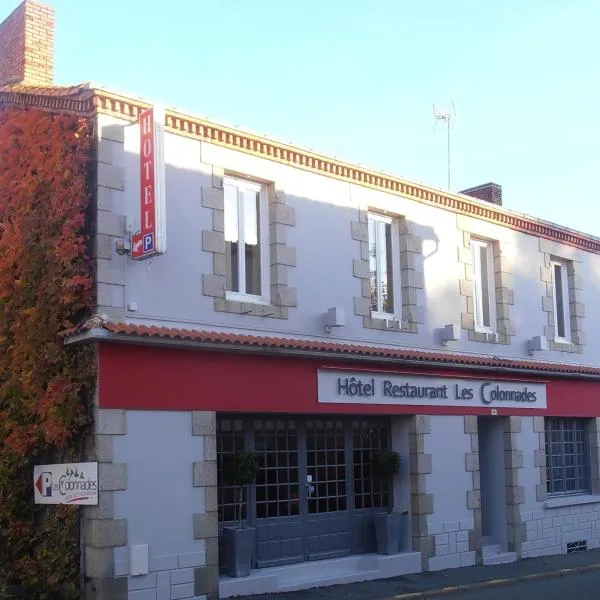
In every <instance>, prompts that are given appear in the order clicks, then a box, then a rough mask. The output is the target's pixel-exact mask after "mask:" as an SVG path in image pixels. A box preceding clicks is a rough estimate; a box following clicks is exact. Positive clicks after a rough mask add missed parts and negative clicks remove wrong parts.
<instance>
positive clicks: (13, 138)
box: [0, 107, 95, 599]
mask: <svg viewBox="0 0 600 600" xmlns="http://www.w3.org/2000/svg"><path fill="white" fill-rule="evenodd" d="M92 146H93V137H92V122H91V120H89V119H87V118H82V117H78V116H73V115H59V114H51V113H48V112H44V111H39V110H21V109H17V108H8V107H6V108H3V109H2V108H0V597H1V595H2V586H4V587H5V589H6V586H7V585H13V584H19V585H21V586H23V588H24V589H25V591H26V594H27V597H29V598H40V599H43V598H47V599H53V598H61V599H63V598H65V599H69V598H74V597H76V596H77V595H78V583H79V512H78V511H79V510H80V509H79V508H78V507H73V506H64V507H61V506H49V507H43V506H39V505H35V504H34V502H33V498H34V496H33V465H34V464H45V463H52V462H70V461H77V460H81V458H82V447H83V443H84V437H85V434H86V430H87V426H88V422H89V418H90V415H89V400H88V399H89V397H90V395H91V392H92V386H93V382H94V367H95V359H94V354H93V350H92V349H91V348H89V347H65V346H64V345H63V343H62V340H61V339H60V337H59V335H58V334H59V333H60V332H61V331H64V330H65V329H68V328H70V327H73V326H74V325H75V324H76V323H77V322H78V321H79V320H80V319H81V318H82V317H83V316H85V315H86V314H88V313H89V312H90V309H91V307H92V305H93V302H94V297H93V289H94V288H93V285H92V282H93V277H92V265H91V262H90V260H89V259H88V256H89V254H90V253H89V252H88V243H89V236H88V234H87V233H88V232H87V227H88V224H89V223H90V222H92V221H91V219H90V216H91V213H90V210H91V208H92V206H91V202H90V191H91V186H90V173H91V165H92V162H91V150H92Z"/></svg>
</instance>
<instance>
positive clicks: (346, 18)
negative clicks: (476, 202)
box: [0, 0, 600, 236]
mask: <svg viewBox="0 0 600 600" xmlns="http://www.w3.org/2000/svg"><path fill="white" fill-rule="evenodd" d="M46 2H47V3H49V4H52V5H54V7H55V8H56V21H57V31H56V52H57V57H56V80H57V83H64V84H67V83H78V82H81V81H93V82H94V83H97V84H100V85H104V86H106V87H109V88H112V89H115V90H119V91H123V92H126V93H130V94H133V95H136V96H142V97H145V98H149V99H154V100H157V101H160V102H164V103H165V104H166V105H168V106H175V107H179V108H181V109H185V110H187V111H189V112H192V113H196V114H200V115H204V116H208V117H212V118H213V119H215V120H218V121H220V122H225V123H228V124H231V125H237V126H240V127H242V128H247V129H249V130H250V131H253V132H256V133H264V134H266V135H269V136H270V137H274V138H276V139H280V140H282V141H286V142H292V143H295V144H298V145H300V146H302V147H308V148H313V149H314V150H316V151H319V152H323V153H325V154H328V155H333V156H338V157H339V158H342V159H346V160H350V161H352V162H357V163H360V164H363V165H366V166H370V167H373V168H377V169H380V170H383V171H387V172H391V173H394V174H396V175H400V176H403V177H406V178H408V179H411V180H415V181H421V182H424V183H426V184H428V185H432V186H434V187H442V188H443V187H446V138H445V133H444V130H443V128H441V127H438V128H437V130H436V131H435V132H434V127H433V125H434V118H433V113H432V104H433V103H437V104H439V105H443V104H444V103H446V104H447V103H449V101H450V100H451V99H453V100H454V102H455V103H456V108H457V115H458V118H457V120H456V126H455V128H454V131H453V132H452V136H453V151H452V154H453V156H452V163H453V169H452V188H453V189H454V190H459V189H463V188H466V187H470V186H473V185H477V184H480V183H485V182H487V181H490V180H491V181H496V182H497V183H500V184H501V185H502V186H503V191H504V205H505V206H507V207H508V208H511V209H514V210H518V211H521V212H525V213H528V214H532V215H534V216H537V217H539V218H542V219H547V220H550V221H554V222H557V223H560V224H562V225H565V226H568V227H572V228H575V229H580V230H583V231H585V232H588V233H592V234H596V235H599V236H600V223H598V222H597V221H596V220H595V219H593V218H591V217H592V215H594V216H595V215H597V214H598V212H599V211H598V203H599V200H600V193H599V191H598V189H599V188H598V185H596V179H597V177H598V173H599V171H600V169H599V167H600V164H599V163H600V161H599V152H598V149H597V146H598V139H599V138H600V94H599V91H600V90H599V88H600V78H599V77H598V74H599V70H600V69H599V67H598V59H599V57H600V36H599V35H598V32H597V29H598V27H597V24H598V22H600V2H598V0H301V1H300V0H298V1H292V0H197V1H193V0H170V1H169V2H161V3H156V4H154V3H152V2H148V1H147V0H145V1H142V0H127V1H126V2H125V1H124V0H103V1H102V2H101V3H96V2H74V1H73V0H46ZM14 5H16V0H15V1H14V2H13V1H12V0H0V6H2V7H6V8H5V9H4V10H3V11H2V13H3V14H8V12H10V10H11V9H12V8H13V7H14ZM159 6H160V9H159V8H158V7H159Z"/></svg>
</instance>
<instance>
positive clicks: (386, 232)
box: [369, 214, 402, 319]
mask: <svg viewBox="0 0 600 600" xmlns="http://www.w3.org/2000/svg"><path fill="white" fill-rule="evenodd" d="M396 238H397V234H396V227H395V226H394V222H393V220H392V219H391V218H390V217H384V216H382V215H375V214H369V273H370V280H371V312H372V313H374V316H376V317H381V318H384V319H389V318H390V317H393V316H394V315H396V314H397V312H398V308H400V307H401V306H402V302H401V301H400V285H399V282H400V274H399V270H398V269H399V264H398V262H399V261H398V260H394V257H395V256H397V255H398V253H397V251H396V249H397V244H396Z"/></svg>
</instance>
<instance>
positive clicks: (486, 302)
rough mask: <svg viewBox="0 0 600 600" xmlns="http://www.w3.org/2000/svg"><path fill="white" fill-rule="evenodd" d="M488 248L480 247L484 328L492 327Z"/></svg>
mask: <svg viewBox="0 0 600 600" xmlns="http://www.w3.org/2000/svg"><path fill="white" fill-rule="evenodd" d="M488 252H489V248H488V246H483V245H482V246H480V247H479V269H480V270H479V272H480V275H481V322H482V325H483V326H484V327H491V326H492V323H491V317H490V291H491V290H490V273H489V269H488Z"/></svg>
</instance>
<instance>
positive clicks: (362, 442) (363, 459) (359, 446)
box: [352, 419, 391, 508]
mask: <svg viewBox="0 0 600 600" xmlns="http://www.w3.org/2000/svg"><path fill="white" fill-rule="evenodd" d="M388 434H389V426H388V424H387V422H385V421H381V420H373V419H356V420H354V421H353V422H352V437H353V442H354V444H353V453H354V461H353V462H354V506H355V508H378V507H387V506H388V505H389V502H390V498H391V490H390V489H389V482H388V481H382V480H381V479H380V478H377V477H374V475H373V468H372V461H373V457H374V456H375V454H377V453H378V452H380V451H381V450H387V449H388V441H389V435H388Z"/></svg>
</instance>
